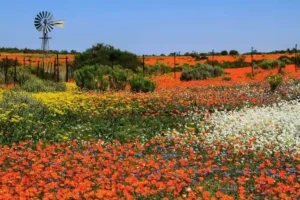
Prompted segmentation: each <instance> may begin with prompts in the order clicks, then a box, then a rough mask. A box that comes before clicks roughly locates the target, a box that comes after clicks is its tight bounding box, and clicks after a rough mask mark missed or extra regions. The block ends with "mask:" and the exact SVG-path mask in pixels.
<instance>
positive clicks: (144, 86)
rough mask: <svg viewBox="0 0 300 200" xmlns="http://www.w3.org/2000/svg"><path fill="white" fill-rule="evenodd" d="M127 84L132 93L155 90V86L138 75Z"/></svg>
mask: <svg viewBox="0 0 300 200" xmlns="http://www.w3.org/2000/svg"><path fill="white" fill-rule="evenodd" d="M129 84H130V86H131V91H132V92H153V91H154V90H155V88H156V85H155V84H154V83H153V82H152V81H150V80H147V79H145V78H144V77H142V76H140V75H138V76H134V77H132V78H131V79H130V80H129Z"/></svg>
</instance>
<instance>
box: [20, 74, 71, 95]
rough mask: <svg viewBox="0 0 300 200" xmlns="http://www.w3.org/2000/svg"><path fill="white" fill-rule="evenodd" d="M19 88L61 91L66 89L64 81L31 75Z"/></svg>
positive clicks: (31, 90) (28, 90) (35, 90)
mask: <svg viewBox="0 0 300 200" xmlns="http://www.w3.org/2000/svg"><path fill="white" fill-rule="evenodd" d="M21 88H22V89H23V90H25V91H27V92H56V91H60V92H62V91H66V83H64V82H59V83H56V82H52V81H49V80H42V79H39V78H37V77H36V76H34V75H31V76H30V78H29V79H28V80H26V81H25V82H24V83H23V84H22V85H21Z"/></svg>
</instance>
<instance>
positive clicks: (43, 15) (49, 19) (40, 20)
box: [34, 11, 65, 63]
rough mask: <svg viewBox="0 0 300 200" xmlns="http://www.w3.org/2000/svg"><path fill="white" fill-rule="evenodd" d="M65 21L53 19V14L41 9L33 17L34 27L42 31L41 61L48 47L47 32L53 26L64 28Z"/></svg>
mask: <svg viewBox="0 0 300 200" xmlns="http://www.w3.org/2000/svg"><path fill="white" fill-rule="evenodd" d="M64 24H65V22H64V21H63V20H54V18H53V15H52V14H51V13H50V12H48V11H42V12H40V13H39V14H37V15H36V17H35V19H34V26H35V28H36V29H37V30H38V31H40V32H42V34H43V36H42V37H40V39H42V51H43V63H44V60H45V57H46V55H47V51H48V49H49V39H51V38H50V37H48V33H49V32H51V31H52V30H53V28H54V27H59V28H64Z"/></svg>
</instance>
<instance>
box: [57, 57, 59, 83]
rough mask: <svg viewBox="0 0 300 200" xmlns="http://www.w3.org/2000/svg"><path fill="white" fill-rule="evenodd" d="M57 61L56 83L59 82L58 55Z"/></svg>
mask: <svg viewBox="0 0 300 200" xmlns="http://www.w3.org/2000/svg"><path fill="white" fill-rule="evenodd" d="M56 60H57V63H56V64H57V69H56V70H57V77H56V81H57V82H59V60H58V54H56Z"/></svg>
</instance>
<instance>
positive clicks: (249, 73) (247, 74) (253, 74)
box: [245, 72, 259, 79]
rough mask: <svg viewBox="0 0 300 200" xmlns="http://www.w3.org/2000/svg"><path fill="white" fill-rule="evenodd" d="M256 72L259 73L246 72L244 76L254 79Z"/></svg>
mask: <svg viewBox="0 0 300 200" xmlns="http://www.w3.org/2000/svg"><path fill="white" fill-rule="evenodd" d="M257 74H259V72H253V73H252V72H246V73H245V76H246V78H250V79H254V78H255V76H256V75H257Z"/></svg>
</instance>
